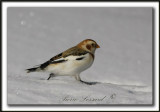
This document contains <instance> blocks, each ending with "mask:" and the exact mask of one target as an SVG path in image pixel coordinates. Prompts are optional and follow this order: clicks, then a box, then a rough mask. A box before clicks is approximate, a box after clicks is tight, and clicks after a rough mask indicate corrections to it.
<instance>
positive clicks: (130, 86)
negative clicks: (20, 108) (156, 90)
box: [7, 7, 153, 104]
mask: <svg viewBox="0 0 160 112" xmlns="http://www.w3.org/2000/svg"><path fill="white" fill-rule="evenodd" d="M87 38H90V39H93V40H95V41H96V42H97V43H98V44H99V45H100V47H101V48H100V49H97V51H96V56H95V61H94V63H93V65H92V67H91V68H90V69H88V70H86V71H84V72H83V73H81V78H82V79H83V80H85V81H90V82H94V81H96V82H100V83H98V84H96V85H85V84H81V83H79V82H76V81H75V80H74V78H72V77H55V78H52V80H49V81H47V80H46V78H48V74H47V73H31V74H26V73H25V71H24V70H25V69H26V68H30V67H33V66H34V65H38V64H41V63H43V62H45V61H47V60H48V59H50V58H51V57H52V56H54V55H56V54H58V53H61V52H62V51H64V50H66V48H70V47H72V46H74V45H76V44H77V43H79V42H80V41H82V40H84V39H87ZM7 93H8V95H7V102H8V104H152V100H153V99H152V8H12V7H10V8H8V14H7ZM98 99H99V100H98Z"/></svg>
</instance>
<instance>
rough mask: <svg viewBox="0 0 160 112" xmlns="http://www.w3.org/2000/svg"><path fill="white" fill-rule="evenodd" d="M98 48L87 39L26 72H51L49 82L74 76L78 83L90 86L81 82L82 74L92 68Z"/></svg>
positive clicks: (94, 42)
mask: <svg viewBox="0 0 160 112" xmlns="http://www.w3.org/2000/svg"><path fill="white" fill-rule="evenodd" d="M97 48H100V46H99V45H98V44H97V43H96V41H94V40H92V39H85V40H83V41H81V42H80V43H78V44H77V45H76V46H74V47H71V48H69V49H67V50H66V51H64V52H62V53H59V54H58V55H56V56H54V57H52V58H51V59H49V60H48V61H46V62H44V63H42V64H40V65H37V66H35V67H33V68H29V69H26V71H27V73H30V72H49V73H50V74H49V77H48V78H47V80H49V79H50V78H51V77H55V76H74V77H75V79H76V80H77V81H80V82H82V83H86V84H90V83H87V82H85V81H83V80H81V78H80V73H81V72H83V71H85V70H86V69H88V68H90V67H91V65H92V64H93V62H94V59H95V50H96V49H97Z"/></svg>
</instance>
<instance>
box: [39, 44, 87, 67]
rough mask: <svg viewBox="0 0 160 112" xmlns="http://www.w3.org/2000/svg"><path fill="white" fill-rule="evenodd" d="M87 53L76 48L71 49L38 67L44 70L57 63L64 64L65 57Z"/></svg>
mask: <svg viewBox="0 0 160 112" xmlns="http://www.w3.org/2000/svg"><path fill="white" fill-rule="evenodd" d="M87 53H89V52H87V51H85V50H82V49H80V48H78V47H76V46H75V47H72V48H70V49H68V50H66V51H64V52H63V53H60V54H58V55H56V56H54V57H52V58H51V59H50V60H48V61H47V62H45V63H43V64H41V65H40V68H41V69H44V68H46V67H47V66H48V65H49V64H57V63H64V62H66V61H67V59H66V57H68V56H71V55H72V56H81V55H85V54H87ZM76 60H81V58H80V59H79V58H78V59H76Z"/></svg>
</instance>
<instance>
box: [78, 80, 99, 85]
mask: <svg viewBox="0 0 160 112" xmlns="http://www.w3.org/2000/svg"><path fill="white" fill-rule="evenodd" d="M80 82H81V83H84V84H87V85H95V84H97V83H98V82H86V81H82V80H80Z"/></svg>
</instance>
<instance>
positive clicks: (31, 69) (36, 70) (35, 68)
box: [26, 67, 41, 73]
mask: <svg viewBox="0 0 160 112" xmlns="http://www.w3.org/2000/svg"><path fill="white" fill-rule="evenodd" d="M40 70H41V68H40V67H34V68H29V69H26V72H27V73H30V72H38V71H40Z"/></svg>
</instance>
